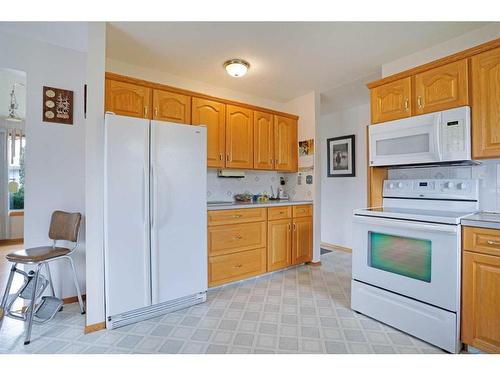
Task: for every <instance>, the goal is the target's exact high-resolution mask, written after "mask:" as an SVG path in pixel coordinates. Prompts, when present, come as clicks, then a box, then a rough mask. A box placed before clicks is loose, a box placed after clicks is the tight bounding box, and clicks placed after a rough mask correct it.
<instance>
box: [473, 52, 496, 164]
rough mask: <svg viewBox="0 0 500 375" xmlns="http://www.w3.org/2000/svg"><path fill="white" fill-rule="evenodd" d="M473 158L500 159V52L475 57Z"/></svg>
mask: <svg viewBox="0 0 500 375" xmlns="http://www.w3.org/2000/svg"><path fill="white" fill-rule="evenodd" d="M472 157H473V158H474V159H483V158H499V157H500V48H496V49H493V50H491V51H488V52H483V53H481V54H479V55H476V56H474V57H472Z"/></svg>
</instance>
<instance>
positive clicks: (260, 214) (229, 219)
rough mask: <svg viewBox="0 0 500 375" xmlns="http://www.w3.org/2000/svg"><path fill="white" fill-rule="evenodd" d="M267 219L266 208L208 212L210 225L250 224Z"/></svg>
mask: <svg viewBox="0 0 500 375" xmlns="http://www.w3.org/2000/svg"><path fill="white" fill-rule="evenodd" d="M266 219H267V215H266V209H265V208H241V209H237V210H218V211H208V225H222V224H237V223H250V222H253V221H264V220H266Z"/></svg>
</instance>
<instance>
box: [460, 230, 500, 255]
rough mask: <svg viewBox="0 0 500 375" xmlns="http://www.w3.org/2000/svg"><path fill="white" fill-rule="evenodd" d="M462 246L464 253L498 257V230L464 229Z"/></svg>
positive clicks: (499, 242) (499, 240)
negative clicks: (470, 252)
mask: <svg viewBox="0 0 500 375" xmlns="http://www.w3.org/2000/svg"><path fill="white" fill-rule="evenodd" d="M462 246H463V249H464V250H466V251H472V252H475V253H482V254H486V255H494V256H498V257H500V230H496V229H488V228H476V227H464V228H463V245H462Z"/></svg>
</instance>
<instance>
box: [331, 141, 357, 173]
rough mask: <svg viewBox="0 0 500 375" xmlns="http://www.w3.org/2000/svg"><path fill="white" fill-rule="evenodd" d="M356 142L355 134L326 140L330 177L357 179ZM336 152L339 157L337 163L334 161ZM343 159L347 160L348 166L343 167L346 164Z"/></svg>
mask: <svg viewBox="0 0 500 375" xmlns="http://www.w3.org/2000/svg"><path fill="white" fill-rule="evenodd" d="M355 140H356V139H355V136H354V134H352V135H345V136H342V137H335V138H328V139H327V140H326V147H327V154H326V155H327V158H326V159H327V168H328V169H327V176H328V177H356V143H355ZM336 149H337V150H336ZM334 152H336V157H337V159H336V160H335V161H334V160H333V158H334V156H333V155H334ZM344 154H345V155H344ZM342 158H345V163H346V164H347V165H346V166H344V165H343V164H345V163H344V162H343V161H342Z"/></svg>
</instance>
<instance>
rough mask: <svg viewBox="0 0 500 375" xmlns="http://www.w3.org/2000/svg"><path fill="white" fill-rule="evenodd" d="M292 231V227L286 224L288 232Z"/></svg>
mask: <svg viewBox="0 0 500 375" xmlns="http://www.w3.org/2000/svg"><path fill="white" fill-rule="evenodd" d="M291 230H292V226H291V225H290V224H288V231H289V232H290V231H291Z"/></svg>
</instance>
